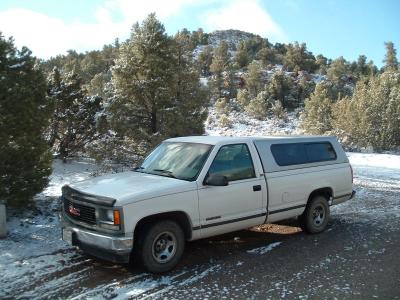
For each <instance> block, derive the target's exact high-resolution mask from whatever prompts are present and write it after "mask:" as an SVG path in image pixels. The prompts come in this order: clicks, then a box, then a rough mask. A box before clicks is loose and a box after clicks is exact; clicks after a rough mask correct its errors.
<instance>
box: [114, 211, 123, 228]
mask: <svg viewBox="0 0 400 300" xmlns="http://www.w3.org/2000/svg"><path fill="white" fill-rule="evenodd" d="M114 225H121V216H120V214H119V210H114Z"/></svg>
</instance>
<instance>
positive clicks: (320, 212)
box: [312, 205, 325, 227]
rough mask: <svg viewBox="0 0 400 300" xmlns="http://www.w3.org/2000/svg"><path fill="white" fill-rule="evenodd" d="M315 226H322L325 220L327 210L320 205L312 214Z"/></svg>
mask: <svg viewBox="0 0 400 300" xmlns="http://www.w3.org/2000/svg"><path fill="white" fill-rule="evenodd" d="M312 218H313V224H314V225H315V226H317V227H318V226H321V225H322V223H323V222H324V220H325V209H324V207H323V206H321V205H318V206H317V207H315V208H314V210H313V212H312Z"/></svg>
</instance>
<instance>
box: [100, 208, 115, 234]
mask: <svg viewBox="0 0 400 300" xmlns="http://www.w3.org/2000/svg"><path fill="white" fill-rule="evenodd" d="M98 220H99V225H100V227H102V228H105V229H111V230H119V229H120V225H121V215H120V211H119V210H118V209H106V208H100V209H99V210H98Z"/></svg>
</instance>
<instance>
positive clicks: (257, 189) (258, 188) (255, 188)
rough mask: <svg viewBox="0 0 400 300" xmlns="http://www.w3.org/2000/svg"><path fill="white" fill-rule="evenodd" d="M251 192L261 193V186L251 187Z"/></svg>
mask: <svg viewBox="0 0 400 300" xmlns="http://www.w3.org/2000/svg"><path fill="white" fill-rule="evenodd" d="M253 191H254V192H258V191H261V185H253Z"/></svg>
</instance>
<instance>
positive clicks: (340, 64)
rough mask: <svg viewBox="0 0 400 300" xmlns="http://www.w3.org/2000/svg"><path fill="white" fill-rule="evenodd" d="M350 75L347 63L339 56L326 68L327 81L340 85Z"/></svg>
mask: <svg viewBox="0 0 400 300" xmlns="http://www.w3.org/2000/svg"><path fill="white" fill-rule="evenodd" d="M349 73H350V67H349V63H348V62H347V61H346V60H345V59H344V58H343V57H342V56H340V57H339V58H337V59H335V60H334V61H333V62H332V63H331V65H330V66H329V68H328V71H327V75H328V79H329V80H331V81H333V82H335V83H342V82H343V81H344V80H345V79H346V77H347V75H348V74H349Z"/></svg>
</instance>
